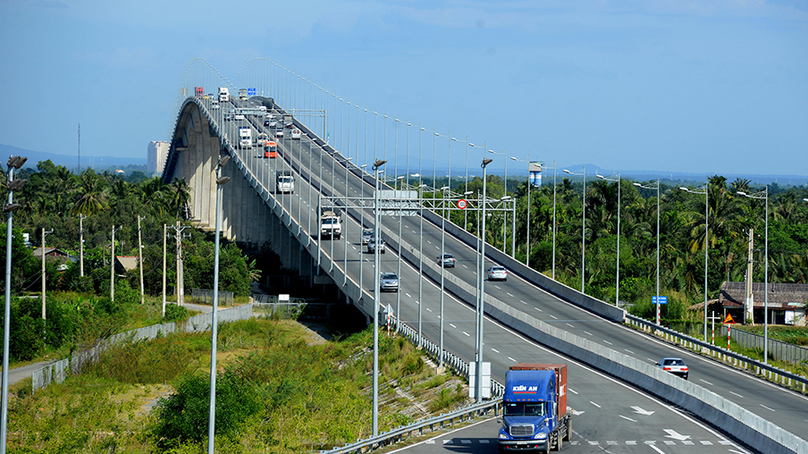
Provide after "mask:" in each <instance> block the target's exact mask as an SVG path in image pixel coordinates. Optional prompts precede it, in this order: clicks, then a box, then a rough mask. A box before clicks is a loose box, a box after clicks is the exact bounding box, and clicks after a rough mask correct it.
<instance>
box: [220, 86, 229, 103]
mask: <svg viewBox="0 0 808 454" xmlns="http://www.w3.org/2000/svg"><path fill="white" fill-rule="evenodd" d="M219 102H230V89H228V88H227V87H219Z"/></svg>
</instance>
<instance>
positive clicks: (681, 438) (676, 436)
mask: <svg viewBox="0 0 808 454" xmlns="http://www.w3.org/2000/svg"><path fill="white" fill-rule="evenodd" d="M662 431H663V432H665V433H667V434H668V435H665V436H666V437H668V438H673V439H674V440H679V441H684V440H687V439H688V438H690V435H682V434H680V433H679V432H677V431H675V430H673V429H662Z"/></svg>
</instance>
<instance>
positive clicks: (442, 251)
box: [438, 186, 449, 368]
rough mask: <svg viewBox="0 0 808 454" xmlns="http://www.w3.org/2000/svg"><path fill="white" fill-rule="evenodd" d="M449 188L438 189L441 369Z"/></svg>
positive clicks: (439, 365) (440, 365)
mask: <svg viewBox="0 0 808 454" xmlns="http://www.w3.org/2000/svg"><path fill="white" fill-rule="evenodd" d="M447 189H449V186H444V187H442V188H440V190H441V192H442V193H443V196H442V199H443V200H441V202H443V216H441V218H440V261H439V263H440V354H439V358H438V367H439V368H442V367H443V288H444V287H443V271H444V268H446V264H445V263H444V260H445V258H446V257H445V253H446V240H445V237H446V224H445V222H446V190H447Z"/></svg>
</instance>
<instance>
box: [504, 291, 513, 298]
mask: <svg viewBox="0 0 808 454" xmlns="http://www.w3.org/2000/svg"><path fill="white" fill-rule="evenodd" d="M505 294H506V295H508V296H510V297H511V298H513V295H512V294H511V293H510V292H505Z"/></svg>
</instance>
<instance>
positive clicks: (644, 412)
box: [631, 405, 654, 416]
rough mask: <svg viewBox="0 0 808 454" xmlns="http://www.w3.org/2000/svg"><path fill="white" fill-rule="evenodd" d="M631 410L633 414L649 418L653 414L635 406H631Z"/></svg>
mask: <svg viewBox="0 0 808 454" xmlns="http://www.w3.org/2000/svg"><path fill="white" fill-rule="evenodd" d="M631 409H632V410H634V413H637V414H638V415H643V416H651V415H653V414H654V412H653V411H648V410H645V409H643V408H642V407H637V406H636V405H635V406H632V407H631Z"/></svg>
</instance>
